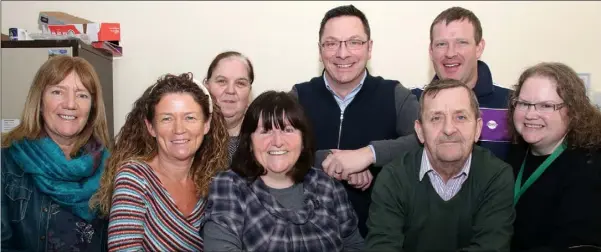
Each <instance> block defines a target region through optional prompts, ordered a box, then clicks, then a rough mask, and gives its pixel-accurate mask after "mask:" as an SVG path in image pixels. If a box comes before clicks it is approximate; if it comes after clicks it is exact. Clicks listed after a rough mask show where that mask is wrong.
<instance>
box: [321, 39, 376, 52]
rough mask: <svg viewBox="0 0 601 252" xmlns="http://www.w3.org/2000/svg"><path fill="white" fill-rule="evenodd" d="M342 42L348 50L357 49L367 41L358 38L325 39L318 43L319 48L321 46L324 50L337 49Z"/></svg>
mask: <svg viewBox="0 0 601 252" xmlns="http://www.w3.org/2000/svg"><path fill="white" fill-rule="evenodd" d="M342 43H344V45H345V46H346V48H348V49H349V50H359V49H361V48H362V47H363V45H364V44H365V43H367V40H366V41H363V40H358V39H351V40H344V41H326V42H323V43H321V44H320V45H321V48H323V49H324V50H327V51H335V50H338V48H340V46H341V45H342Z"/></svg>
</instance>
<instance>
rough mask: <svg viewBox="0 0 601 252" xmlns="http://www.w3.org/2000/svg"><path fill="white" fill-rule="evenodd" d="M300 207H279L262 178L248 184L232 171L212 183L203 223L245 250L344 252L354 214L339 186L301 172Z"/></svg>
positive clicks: (313, 171) (320, 174)
mask: <svg viewBox="0 0 601 252" xmlns="http://www.w3.org/2000/svg"><path fill="white" fill-rule="evenodd" d="M303 187H304V193H303V194H304V203H305V204H304V206H303V208H302V209H297V210H290V209H285V208H283V207H282V206H281V205H280V203H279V202H277V201H276V200H275V198H274V197H273V196H272V195H271V194H270V193H269V188H267V186H266V185H265V184H264V183H263V181H262V180H261V179H257V180H256V181H254V182H253V183H252V184H249V183H248V182H247V180H246V179H244V178H242V177H240V176H238V174H236V173H234V172H233V171H231V170H228V171H225V172H221V173H219V174H218V175H217V176H216V177H215V178H214V179H213V182H212V183H211V187H210V191H209V196H208V201H207V208H206V211H205V218H204V220H205V221H208V220H211V221H213V222H215V223H216V224H218V225H220V226H222V227H224V228H226V229H227V230H230V231H231V232H232V233H234V234H236V235H237V236H238V237H239V238H240V240H241V241H242V244H243V248H242V249H243V250H244V251H261V252H263V251H265V252H267V251H278V252H280V251H281V252H285V251H295V252H302V251H306V252H313V251H328V252H329V251H342V250H343V238H346V237H348V236H350V235H351V234H353V233H354V232H356V229H357V224H358V220H357V216H356V215H355V211H354V210H353V208H352V205H351V203H350V201H349V200H348V198H347V194H346V191H345V190H344V187H343V186H342V184H340V183H339V182H338V181H336V180H334V179H332V178H330V177H329V176H328V175H327V174H325V173H324V172H323V171H321V170H318V169H315V168H312V169H311V170H309V172H308V173H307V175H306V176H305V180H304V182H303Z"/></svg>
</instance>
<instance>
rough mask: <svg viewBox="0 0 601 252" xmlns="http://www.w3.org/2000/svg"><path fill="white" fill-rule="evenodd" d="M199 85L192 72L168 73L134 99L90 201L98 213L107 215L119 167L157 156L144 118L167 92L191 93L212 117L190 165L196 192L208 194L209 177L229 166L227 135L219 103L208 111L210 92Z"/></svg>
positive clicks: (146, 118)
mask: <svg viewBox="0 0 601 252" xmlns="http://www.w3.org/2000/svg"><path fill="white" fill-rule="evenodd" d="M199 84H200V85H202V84H201V83H195V82H194V81H193V78H192V75H191V74H182V75H179V76H175V75H171V74H168V75H165V76H163V77H161V78H160V79H159V80H158V81H157V82H156V83H155V84H154V85H152V86H150V87H148V88H147V89H146V91H145V92H144V93H143V94H142V96H141V97H140V98H138V100H136V102H135V103H134V106H133V109H132V111H131V112H129V114H127V118H126V119H125V124H124V125H123V127H122V128H121V130H120V131H119V133H118V134H117V137H116V142H115V147H114V150H113V153H112V155H111V157H109V159H108V162H107V163H108V164H107V167H106V169H105V170H104V173H103V174H102V178H101V180H100V188H99V189H98V191H97V192H96V194H95V195H94V196H93V197H92V199H91V200H90V207H91V208H93V209H95V208H96V207H98V209H99V212H100V214H101V215H102V216H107V215H108V214H109V212H110V208H111V204H112V195H113V190H114V183H115V176H116V175H117V173H118V172H119V170H120V169H121V166H122V165H123V164H124V163H126V162H128V161H130V160H140V161H145V162H148V161H150V160H151V159H152V158H154V157H155V156H156V155H157V153H158V148H159V146H158V144H157V140H156V139H155V138H154V137H152V135H150V133H149V132H148V129H147V128H146V125H145V122H144V121H145V120H148V121H150V122H152V121H154V120H153V119H154V117H155V115H154V114H155V111H154V110H155V106H156V105H157V104H158V103H159V101H160V100H161V98H162V97H163V96H165V95H166V94H170V93H186V94H190V95H191V96H192V97H193V98H194V100H195V101H196V102H197V103H198V104H200V106H201V107H202V111H203V116H204V118H211V125H210V130H209V132H208V133H207V134H206V136H205V139H204V140H203V142H202V144H201V146H200V148H199V149H198V150H197V151H196V154H195V155H194V161H193V162H192V167H190V174H192V178H193V180H194V183H195V185H196V191H197V194H198V195H200V196H206V195H207V194H208V191H209V184H210V182H211V179H212V177H213V176H214V175H215V174H216V173H217V172H219V171H223V170H225V169H227V167H228V152H227V146H228V140H229V137H228V136H229V135H228V132H227V129H226V126H225V119H224V118H223V115H222V114H221V110H220V108H219V106H218V105H217V104H216V103H215V102H213V105H212V106H213V112H212V113H211V112H209V111H210V110H209V97H210V94H208V93H205V92H203V91H202V89H201V87H200V86H199ZM213 100H215V99H213Z"/></svg>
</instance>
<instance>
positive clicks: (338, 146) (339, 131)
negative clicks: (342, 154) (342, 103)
mask: <svg viewBox="0 0 601 252" xmlns="http://www.w3.org/2000/svg"><path fill="white" fill-rule="evenodd" d="M343 120H344V110H340V126H339V127H338V145H336V148H337V149H340V137H341V136H342V121H343Z"/></svg>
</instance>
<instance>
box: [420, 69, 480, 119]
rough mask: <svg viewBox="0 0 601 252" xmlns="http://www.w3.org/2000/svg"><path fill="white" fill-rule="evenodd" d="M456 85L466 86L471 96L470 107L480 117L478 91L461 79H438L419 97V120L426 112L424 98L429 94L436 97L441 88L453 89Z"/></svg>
mask: <svg viewBox="0 0 601 252" xmlns="http://www.w3.org/2000/svg"><path fill="white" fill-rule="evenodd" d="M456 87H462V88H465V90H466V91H467V92H468V95H469V97H470V107H471V108H472V112H474V115H475V116H476V119H478V118H480V104H479V103H478V98H477V97H476V93H474V91H473V90H472V89H471V88H470V87H468V86H467V85H466V84H465V83H463V82H462V81H459V80H454V79H440V80H439V79H436V80H433V81H432V82H431V83H430V84H428V85H427V86H426V87H425V88H424V91H423V92H422V96H421V97H420V98H419V115H418V120H419V121H420V122H422V114H423V113H424V99H425V97H426V96H427V95H431V96H432V98H434V97H436V94H438V92H440V91H441V90H445V89H451V88H456Z"/></svg>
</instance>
